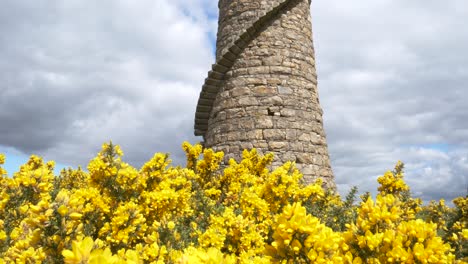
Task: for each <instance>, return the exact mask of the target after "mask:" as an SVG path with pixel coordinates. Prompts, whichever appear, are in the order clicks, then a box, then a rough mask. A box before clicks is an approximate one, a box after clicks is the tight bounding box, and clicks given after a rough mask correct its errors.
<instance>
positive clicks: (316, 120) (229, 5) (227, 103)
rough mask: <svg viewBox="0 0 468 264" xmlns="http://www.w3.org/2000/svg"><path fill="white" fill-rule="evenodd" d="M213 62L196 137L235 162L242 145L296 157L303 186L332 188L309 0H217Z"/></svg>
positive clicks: (197, 119)
mask: <svg viewBox="0 0 468 264" xmlns="http://www.w3.org/2000/svg"><path fill="white" fill-rule="evenodd" d="M218 26H219V28H218V36H217V43H216V48H217V50H216V63H215V64H214V65H213V66H212V70H211V71H210V72H209V73H208V77H207V78H206V80H205V83H204V85H203V87H202V91H201V93H200V98H199V101H198V106H197V110H196V116H195V135H198V136H203V138H204V140H205V146H206V147H211V148H213V149H215V150H217V151H224V153H225V154H226V161H227V160H228V159H230V158H234V159H236V160H239V159H240V157H241V155H242V150H243V149H251V148H256V149H257V150H258V152H260V153H264V154H265V153H268V152H272V153H274V155H275V159H274V162H273V167H277V166H279V165H281V164H283V163H284V162H286V161H295V162H296V164H297V167H298V168H299V169H300V171H301V172H302V173H303V174H304V181H305V183H312V182H313V181H314V180H315V179H316V178H318V177H320V178H323V180H324V183H326V185H327V187H329V188H333V189H334V188H335V183H334V178H333V172H332V170H331V166H330V160H329V156H328V148H327V142H326V137H325V132H324V129H323V119H322V109H321V107H320V104H319V96H318V92H317V75H316V71H315V55H314V47H313V42H312V24H311V15H310V1H309V0H220V1H219V24H218Z"/></svg>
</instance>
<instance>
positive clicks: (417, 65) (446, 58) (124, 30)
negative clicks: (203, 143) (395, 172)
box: [0, 0, 468, 200]
mask: <svg viewBox="0 0 468 264" xmlns="http://www.w3.org/2000/svg"><path fill="white" fill-rule="evenodd" d="M1 2H2V3H1V5H2V8H1V9H0V32H1V34H0V58H1V59H0V152H3V153H6V154H7V164H6V168H7V170H8V171H9V173H13V172H14V171H15V170H16V169H17V168H18V164H20V163H22V162H24V161H25V159H26V158H27V156H28V155H30V154H33V153H35V154H39V155H41V156H44V157H45V158H46V159H47V160H55V161H56V162H57V163H59V167H60V166H73V167H76V166H78V165H83V166H86V164H87V163H88V161H89V160H90V159H91V158H93V156H94V155H95V154H96V153H97V152H98V151H99V149H100V146H101V144H102V143H103V142H106V141H108V140H112V141H113V142H115V143H117V144H120V145H121V146H122V148H123V150H124V152H125V158H126V161H128V162H129V163H131V164H133V165H135V166H140V165H141V164H142V163H143V162H145V161H146V160H148V159H149V158H150V157H151V156H152V155H153V153H155V152H169V153H171V155H172V156H171V157H172V159H173V160H174V163H176V164H183V161H184V154H183V153H182V151H181V149H180V145H181V143H182V142H183V141H184V140H188V141H190V142H193V143H194V142H196V141H198V140H200V139H199V138H196V137H194V136H193V129H192V128H193V117H194V110H195V106H196V102H197V99H198V93H199V91H200V89H201V84H202V82H203V79H204V78H205V77H206V72H207V71H208V70H209V69H210V65H211V64H212V63H213V62H214V42H215V36H216V28H217V16H218V10H217V1H214V0H137V1H134V0H118V1H115V0H100V1H91V0H88V1H85V0H67V1H62V0H43V1H29V0H2V1H1ZM312 15H313V18H312V20H313V29H314V43H315V48H316V56H317V70H318V76H319V93H320V97H321V98H320V101H321V104H322V108H323V109H324V112H325V115H324V123H325V130H326V133H327V137H328V144H329V150H330V156H331V159H332V166H333V170H334V172H335V175H336V182H337V185H338V188H339V190H340V192H342V193H346V192H347V191H348V190H349V188H350V187H351V186H353V185H356V186H358V187H359V189H360V190H361V191H374V190H375V188H376V186H377V184H376V178H377V176H378V175H380V174H382V173H383V172H384V171H385V170H388V169H391V168H392V167H393V166H394V164H395V163H396V161H398V160H402V161H403V162H405V164H406V172H407V173H406V179H407V182H408V183H409V184H410V186H411V188H412V191H413V193H414V194H415V196H417V197H421V198H423V199H424V200H430V199H440V198H444V199H447V200H451V199H453V198H454V197H456V196H460V195H465V194H466V192H467V188H468V104H467V102H468V87H467V86H468V51H467V49H466V47H468V30H466V24H467V23H468V19H467V17H468V2H467V1H465V0H451V1H435V0H425V1H422V0H415V1H405V0H391V1H390V0H377V1H376V0H361V1H352V3H351V2H350V1H345V0H314V1H313V2H312Z"/></svg>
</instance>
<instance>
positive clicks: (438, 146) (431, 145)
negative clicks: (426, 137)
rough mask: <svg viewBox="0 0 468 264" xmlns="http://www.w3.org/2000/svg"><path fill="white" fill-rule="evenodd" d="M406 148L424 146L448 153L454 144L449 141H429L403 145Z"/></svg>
mask: <svg viewBox="0 0 468 264" xmlns="http://www.w3.org/2000/svg"><path fill="white" fill-rule="evenodd" d="M403 147H406V148H424V149H432V150H436V151H440V152H444V153H447V152H449V151H450V150H452V149H453V145H451V144H448V143H427V144H408V145H403Z"/></svg>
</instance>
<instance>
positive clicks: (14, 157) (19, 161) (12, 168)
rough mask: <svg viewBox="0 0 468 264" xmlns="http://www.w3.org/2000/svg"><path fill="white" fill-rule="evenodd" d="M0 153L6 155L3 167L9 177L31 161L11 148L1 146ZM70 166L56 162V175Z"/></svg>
mask: <svg viewBox="0 0 468 264" xmlns="http://www.w3.org/2000/svg"><path fill="white" fill-rule="evenodd" d="M0 153H2V154H5V156H6V160H5V164H3V165H2V167H3V168H4V169H5V170H6V171H7V173H8V176H10V177H11V176H13V173H15V172H17V171H19V169H20V167H21V165H23V164H25V163H26V162H27V161H28V160H29V156H28V155H26V154H24V153H22V152H20V151H18V150H16V149H14V148H11V147H4V146H0ZM45 161H46V162H47V160H45ZM68 167H70V166H67V165H64V164H61V163H57V162H55V168H54V174H55V175H59V174H60V171H61V170H62V169H64V168H68Z"/></svg>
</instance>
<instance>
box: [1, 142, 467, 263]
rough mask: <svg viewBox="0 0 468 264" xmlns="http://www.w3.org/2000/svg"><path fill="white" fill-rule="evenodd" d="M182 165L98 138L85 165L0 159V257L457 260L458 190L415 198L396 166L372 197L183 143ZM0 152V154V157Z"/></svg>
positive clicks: (462, 236)
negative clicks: (136, 160) (448, 201)
mask: <svg viewBox="0 0 468 264" xmlns="http://www.w3.org/2000/svg"><path fill="white" fill-rule="evenodd" d="M183 149H184V150H185V152H186V155H187V165H186V167H185V168H182V167H171V166H170V160H169V157H168V155H166V154H156V155H154V157H153V158H152V159H151V160H150V161H148V162H147V163H146V164H144V165H143V167H142V168H141V169H140V170H137V169H135V168H134V167H132V166H130V165H129V164H127V163H125V162H124V161H123V160H122V156H123V153H122V151H121V149H120V148H119V146H116V145H112V143H110V144H104V145H103V147H102V151H101V152H99V154H98V155H97V156H96V157H95V158H94V159H93V160H91V161H90V163H89V165H88V167H87V170H88V172H86V171H83V170H82V169H77V170H72V169H66V170H63V171H62V172H61V174H60V175H59V176H54V174H53V168H54V164H53V162H48V163H45V162H44V161H43V160H42V159H41V158H40V157H37V156H31V158H30V159H29V161H28V162H27V163H26V164H24V165H23V166H21V168H20V170H19V171H18V172H16V173H14V174H13V177H6V171H5V170H4V169H2V168H1V167H0V186H1V189H0V263H63V262H64V263H154V262H155V263H466V261H467V260H468V244H467V243H468V223H467V220H468V197H459V198H457V199H455V200H454V204H455V207H453V208H450V207H447V206H446V205H445V203H444V201H439V202H431V203H430V204H429V205H428V206H422V203H421V201H420V200H418V199H414V198H412V197H411V195H410V190H409V187H408V185H406V183H405V181H404V179H403V164H402V163H398V164H397V165H396V167H395V169H394V170H393V171H388V172H386V173H385V174H384V175H383V176H381V177H379V178H378V182H379V184H380V187H379V189H378V191H379V193H378V195H377V197H376V198H375V199H373V198H372V197H371V196H370V195H363V196H362V197H361V201H360V202H358V201H356V193H357V189H356V188H353V189H352V190H351V192H350V193H349V195H347V196H346V198H345V199H344V200H342V199H341V198H340V197H339V196H338V195H337V194H335V193H333V192H332V191H330V190H324V189H323V188H322V187H321V186H322V183H321V181H320V180H318V181H317V182H316V183H315V184H312V185H307V186H305V185H303V184H302V183H301V177H302V175H301V174H300V172H299V171H298V170H297V169H296V168H295V166H294V164H293V163H291V162H288V163H285V164H284V165H283V166H281V167H279V168H277V169H275V170H273V171H270V170H269V169H268V168H269V166H270V164H271V162H272V159H273V157H272V155H271V154H267V155H265V156H259V155H258V154H257V152H256V151H255V150H251V151H244V152H243V159H242V161H240V162H239V163H237V162H236V161H234V160H231V161H230V162H229V164H228V166H226V168H224V169H223V170H221V169H220V162H221V160H222V159H223V153H221V152H214V151H213V150H211V149H203V148H202V147H201V145H195V146H192V145H190V144H188V143H184V144H183ZM4 160H5V157H4V156H3V155H0V165H1V164H3V163H4Z"/></svg>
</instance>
